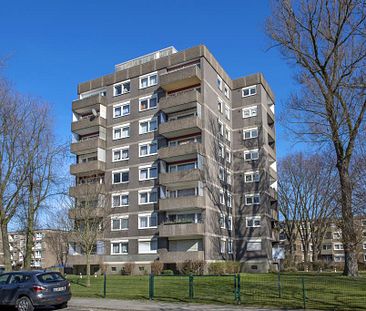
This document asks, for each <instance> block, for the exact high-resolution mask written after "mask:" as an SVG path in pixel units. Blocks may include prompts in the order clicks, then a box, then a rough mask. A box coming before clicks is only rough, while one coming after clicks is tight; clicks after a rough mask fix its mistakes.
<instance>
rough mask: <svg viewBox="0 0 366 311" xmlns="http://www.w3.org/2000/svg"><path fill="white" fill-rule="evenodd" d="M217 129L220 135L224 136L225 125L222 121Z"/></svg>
mask: <svg viewBox="0 0 366 311" xmlns="http://www.w3.org/2000/svg"><path fill="white" fill-rule="evenodd" d="M217 129H218V131H219V133H220V135H221V136H224V124H223V123H222V122H221V121H220V120H219V121H218V125H217Z"/></svg>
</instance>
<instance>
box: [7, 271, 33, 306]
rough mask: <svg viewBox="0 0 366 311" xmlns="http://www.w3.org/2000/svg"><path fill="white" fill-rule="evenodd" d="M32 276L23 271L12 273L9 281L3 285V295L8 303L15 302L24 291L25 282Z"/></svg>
mask: <svg viewBox="0 0 366 311" xmlns="http://www.w3.org/2000/svg"><path fill="white" fill-rule="evenodd" d="M29 278H30V276H29V275H27V274H23V273H11V274H10V277H9V279H8V280H7V283H6V284H5V285H4V286H3V289H2V296H3V301H4V303H6V304H15V300H16V298H17V297H18V295H19V294H20V293H21V292H24V290H25V288H24V285H25V284H24V283H26V281H27V280H29Z"/></svg>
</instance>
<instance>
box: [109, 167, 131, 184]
mask: <svg viewBox="0 0 366 311" xmlns="http://www.w3.org/2000/svg"><path fill="white" fill-rule="evenodd" d="M112 176H113V179H112V183H113V184H121V183H127V182H129V180H130V171H129V169H127V170H123V171H117V172H112Z"/></svg>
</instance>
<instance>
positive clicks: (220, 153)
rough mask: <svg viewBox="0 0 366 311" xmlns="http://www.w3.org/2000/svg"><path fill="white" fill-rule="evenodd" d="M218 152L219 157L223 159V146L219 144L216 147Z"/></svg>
mask: <svg viewBox="0 0 366 311" xmlns="http://www.w3.org/2000/svg"><path fill="white" fill-rule="evenodd" d="M218 152H219V156H220V157H221V158H224V157H225V149H224V146H223V145H221V144H219V146H218Z"/></svg>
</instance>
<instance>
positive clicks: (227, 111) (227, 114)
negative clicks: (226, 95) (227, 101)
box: [225, 105, 230, 120]
mask: <svg viewBox="0 0 366 311" xmlns="http://www.w3.org/2000/svg"><path fill="white" fill-rule="evenodd" d="M225 118H226V119H228V120H230V108H229V106H226V105H225Z"/></svg>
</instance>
